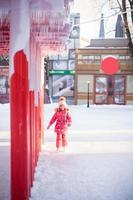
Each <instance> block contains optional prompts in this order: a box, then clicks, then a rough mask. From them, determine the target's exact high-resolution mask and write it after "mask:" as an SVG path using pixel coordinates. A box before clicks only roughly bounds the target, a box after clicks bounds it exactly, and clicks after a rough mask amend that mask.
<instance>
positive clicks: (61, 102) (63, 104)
mask: <svg viewBox="0 0 133 200" xmlns="http://www.w3.org/2000/svg"><path fill="white" fill-rule="evenodd" d="M60 106H64V107H65V108H67V104H66V102H65V101H63V100H62V101H59V107H60Z"/></svg>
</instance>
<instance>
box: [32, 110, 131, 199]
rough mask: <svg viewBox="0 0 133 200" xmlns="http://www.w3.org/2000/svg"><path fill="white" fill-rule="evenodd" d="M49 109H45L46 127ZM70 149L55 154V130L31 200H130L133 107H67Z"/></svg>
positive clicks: (49, 134) (43, 154)
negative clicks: (71, 118) (71, 119)
mask: <svg viewBox="0 0 133 200" xmlns="http://www.w3.org/2000/svg"><path fill="white" fill-rule="evenodd" d="M52 112H53V107H52V106H47V107H46V116H45V122H46V124H48V121H49V119H50V117H51V115H52ZM71 113H72V116H73V120H74V121H73V125H72V127H71V128H70V129H69V133H68V140H69V147H68V150H67V151H66V152H65V153H64V152H60V153H57V152H56V151H55V134H54V133H53V127H52V128H51V130H50V131H46V133H45V145H44V147H43V150H42V152H41V154H40V159H39V162H38V166H37V169H36V174H35V181H34V187H33V188H32V191H31V198H30V200H69V199H70V200H133V191H132V188H133V181H132V180H133V168H132V166H133V123H132V115H133V107H132V106H129V107H117V106H116V107H115V106H108V107H106V106H101V107H100V106H99V107H96V106H93V107H91V108H90V109H86V107H85V106H82V107H80V106H79V107H78V106H77V107H74V106H73V107H71Z"/></svg>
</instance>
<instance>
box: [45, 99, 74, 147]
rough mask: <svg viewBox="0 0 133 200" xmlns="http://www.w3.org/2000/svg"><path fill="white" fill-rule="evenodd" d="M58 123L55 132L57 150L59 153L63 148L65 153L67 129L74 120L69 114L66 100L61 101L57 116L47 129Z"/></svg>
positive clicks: (56, 112) (54, 116)
mask: <svg viewBox="0 0 133 200" xmlns="http://www.w3.org/2000/svg"><path fill="white" fill-rule="evenodd" d="M54 122H56V124H55V128H54V131H55V133H56V148H57V151H59V149H60V147H61V146H62V147H63V149H64V151H65V147H66V146H67V138H66V137H67V129H68V127H69V126H71V123H72V119H71V116H70V114H69V109H68V107H67V105H66V102H65V99H59V105H58V107H57V108H56V110H55V114H54V115H53V117H52V119H51V120H50V122H49V125H48V127H47V129H49V128H50V126H51V125H52V124H53V123H54Z"/></svg>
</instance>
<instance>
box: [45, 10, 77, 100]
mask: <svg viewBox="0 0 133 200" xmlns="http://www.w3.org/2000/svg"><path fill="white" fill-rule="evenodd" d="M70 23H71V26H72V28H71V29H72V30H71V31H70V35H69V38H68V41H67V42H68V52H66V54H56V55H52V56H49V81H48V86H49V94H50V97H51V98H52V99H53V101H56V99H57V98H58V97H59V96H62V95H63V96H65V97H66V98H67V99H69V100H70V101H72V102H73V99H74V73H73V72H74V71H75V51H76V49H77V48H79V47H80V26H79V24H80V14H79V13H73V14H71V15H70Z"/></svg>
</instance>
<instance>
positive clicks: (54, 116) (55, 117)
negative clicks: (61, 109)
mask: <svg viewBox="0 0 133 200" xmlns="http://www.w3.org/2000/svg"><path fill="white" fill-rule="evenodd" d="M56 119H57V112H56V113H55V114H54V115H53V117H52V119H51V120H50V122H49V125H50V126H51V125H52V124H53V123H54V122H55V121H56Z"/></svg>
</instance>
